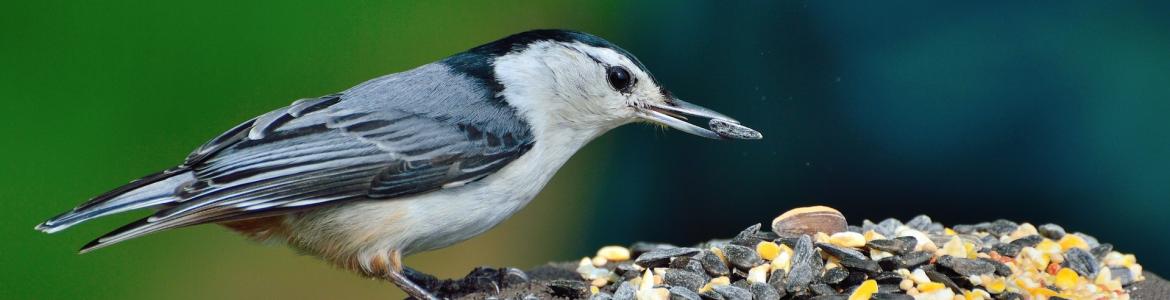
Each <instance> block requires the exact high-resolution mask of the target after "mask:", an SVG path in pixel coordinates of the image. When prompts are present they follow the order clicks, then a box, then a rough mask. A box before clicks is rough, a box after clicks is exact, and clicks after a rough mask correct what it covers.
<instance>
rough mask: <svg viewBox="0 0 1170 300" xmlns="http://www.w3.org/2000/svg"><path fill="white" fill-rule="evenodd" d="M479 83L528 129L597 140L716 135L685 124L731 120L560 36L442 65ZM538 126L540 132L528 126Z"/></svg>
mask: <svg viewBox="0 0 1170 300" xmlns="http://www.w3.org/2000/svg"><path fill="white" fill-rule="evenodd" d="M447 61H448V64H449V65H453V66H456V68H458V69H461V70H462V71H463V72H465V73H468V74H472V75H473V76H477V77H480V76H482V78H485V81H486V82H488V84H489V85H492V86H494V88H495V89H496V90H497V91H496V92H497V94H496V95H497V98H501V99H502V100H504V101H507V102H508V104H510V105H512V106H513V107H516V108H517V109H518V110H520V111H521V113H523V114H525V115H527V116H528V118H529V119H531V120H532V121H533V122H537V123H543V124H548V125H550V126H555V127H558V128H575V129H581V130H582V131H588V132H595V134H600V133H603V132H605V131H606V130H609V129H612V128H614V127H617V126H621V125H623V124H627V123H631V122H636V121H649V122H654V123H658V124H662V125H666V126H669V127H671V128H675V129H678V130H681V131H683V132H687V133H690V134H694V135H698V136H702V137H707V138H713V139H718V138H721V137H720V135H719V134H716V133H715V132H712V131H711V130H708V129H706V128H703V127H700V126H696V125H693V124H691V123H688V117H689V118H698V119H723V120H727V121H730V122H735V121H734V119H732V118H730V117H727V116H724V115H722V114H720V113H718V112H715V111H712V110H710V109H706V108H703V107H701V106H698V105H694V104H691V103H688V102H685V101H682V100H680V99H679V98H677V97H675V96H674V95H673V94H671V93H670V92H669V91H668V90H667V89H666V88H664V87H663V86H662V85H661V84H659V83H658V81H657V80H655V78H654V76H653V75H651V74H650V72H649V71H648V70H647V69H646V67H645V66H644V65H642V63H641V62H639V61H638V59H637V58H636V57H634V55H633V54H630V53H629V52H627V51H625V50H623V49H622V48H620V47H618V46H616V45H613V44H611V43H609V42H608V41H605V40H603V39H601V38H599V37H596V36H593V35H589V34H586V33H581V32H575V31H567V30H534V31H528V32H524V33H519V34H515V35H512V36H509V37H506V38H503V39H500V40H498V41H495V42H491V43H488V44H485V45H482V46H479V47H476V48H473V49H471V50H469V51H468V52H465V53H462V54H459V55H456V56H453V57H451V58H448V59H447ZM533 125H540V124H533Z"/></svg>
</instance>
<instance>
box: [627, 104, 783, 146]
mask: <svg viewBox="0 0 1170 300" xmlns="http://www.w3.org/2000/svg"><path fill="white" fill-rule="evenodd" d="M638 113H639V115H640V116H641V117H642V118H644V119H647V120H650V121H653V122H657V123H661V124H663V125H666V126H670V127H671V128H674V129H678V130H680V131H682V132H686V133H690V134H693V135H697V136H701V137H705V138H709V139H727V138H738V139H759V138H761V137H763V136H762V135H760V133H759V132H756V131H755V130H752V129H751V128H747V127H744V126H742V125H739V121H736V120H735V119H732V118H731V117H728V116H725V115H723V114H721V113H718V112H716V111H713V110H710V109H708V108H706V107H702V106H698V105H695V104H691V103H689V102H686V101H682V100H679V99H677V98H672V99H671V100H670V101H668V102H666V103H665V104H651V105H649V106H648V107H647V109H642V110H639V111H638ZM687 117H698V118H704V119H710V120H711V124H720V126H719V127H720V128H727V126H731V127H736V129H737V130H747V131H750V132H751V133H752V134H749V135H746V136H744V135H727V134H719V133H716V132H715V131H711V130H709V129H707V128H703V127H699V126H696V125H694V124H691V123H688V122H687V120H688V118H687ZM712 127H713V128H714V127H715V126H712Z"/></svg>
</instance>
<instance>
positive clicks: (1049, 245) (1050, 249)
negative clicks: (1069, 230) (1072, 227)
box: [1036, 234, 1071, 254]
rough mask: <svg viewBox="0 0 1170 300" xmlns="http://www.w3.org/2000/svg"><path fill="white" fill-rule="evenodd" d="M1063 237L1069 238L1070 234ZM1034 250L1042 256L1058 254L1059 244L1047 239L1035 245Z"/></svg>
mask: <svg viewBox="0 0 1170 300" xmlns="http://www.w3.org/2000/svg"><path fill="white" fill-rule="evenodd" d="M1065 236H1066V237H1067V236H1071V234H1070V235H1065ZM1036 250H1040V252H1041V253H1044V254H1052V253H1060V244H1057V243H1056V242H1053V241H1052V240H1049V239H1044V240H1043V241H1040V243H1039V244H1036Z"/></svg>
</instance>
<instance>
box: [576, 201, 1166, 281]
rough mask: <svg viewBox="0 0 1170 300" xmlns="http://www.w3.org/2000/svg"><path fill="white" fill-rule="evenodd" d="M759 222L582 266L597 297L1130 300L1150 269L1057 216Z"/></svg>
mask: <svg viewBox="0 0 1170 300" xmlns="http://www.w3.org/2000/svg"><path fill="white" fill-rule="evenodd" d="M829 210H831V211H832V212H834V213H836V211H835V210H832V209H829ZM836 214H837V215H839V213H836ZM785 215H789V214H787V213H786V214H785ZM781 218H785V217H784V216H782V217H781ZM781 218H777V221H776V222H774V225H776V224H780V223H784V222H781V220H780V219H781ZM840 218H841V220H843V219H844V217H843V216H842V217H840ZM799 221H800V222H796V223H807V222H808V220H799ZM814 223H816V222H814ZM760 228H761V226H760V225H759V224H756V225H753V226H751V227H748V228H747V229H745V230H743V231H742V232H740V233H739V234H738V235H737V236H735V237H734V238H732V239H730V240H713V241H710V242H707V243H703V244H700V245H697V246H695V247H676V246H672V245H666V244H646V243H639V244H635V245H632V246H631V247H628V248H627V247H620V246H607V247H603V248H601V249H600V250H598V252H597V255H596V256H594V257H586V258H583V259H581V261H580V262H579V263H578V265H577V268H576V271H577V273H578V274H579V275H580V276H581V278H582V279H584V280H586V281H588V282H589V285H590V287H589V293H588V294H589V296H588V297H589V298H591V299H639V300H642V299H693V300H698V299H749V300H750V299H761V300H762V299H849V300H854V299H919V300H922V299H943V300H952V299H1129V297H1130V294H1129V292H1128V290H1127V289H1126V288H1127V287H1129V286H1131V285H1132V284H1134V283H1135V282H1138V281H1141V280H1143V279H1144V276H1143V272H1142V267H1141V265H1139V264H1137V261H1136V259H1135V257H1134V256H1133V255H1131V254H1122V253H1120V252H1117V251H1114V250H1113V246H1112V245H1110V244H1106V243H1100V242H1098V241H1097V239H1095V238H1093V237H1092V236H1089V235H1086V234H1083V233H1066V232H1065V230H1064V229H1063V228H1061V227H1060V226H1058V225H1055V224H1045V225H1041V226H1039V227H1036V226H1034V225H1032V224H1028V223H1023V224H1019V223H1015V222H1011V221H1007V220H998V221H995V222H988V223H980V224H974V225H955V226H952V227H949V228H948V227H945V226H943V225H942V224H940V223H936V222H933V221H932V220H931V219H930V217H928V216H924V215H923V216H918V217H915V218H913V219H911V220H910V221H908V222H905V223H903V222H901V221H899V220H896V219H886V220H884V221H881V222H880V223H874V222H871V221H869V220H865V221H864V222H862V225H861V226H848V227H847V228H843V230H840V231H839V232H833V233H830V232H825V231H817V232H815V233H813V232H811V231H810V232H808V233H811V234H795V235H794V234H787V235H783V236H782V235H779V234H776V233H774V232H790V231H788V230H784V229H783V228H780V229H775V226H774V230H773V231H761V230H760ZM829 231H834V230H829ZM631 258H633V259H632V260H631Z"/></svg>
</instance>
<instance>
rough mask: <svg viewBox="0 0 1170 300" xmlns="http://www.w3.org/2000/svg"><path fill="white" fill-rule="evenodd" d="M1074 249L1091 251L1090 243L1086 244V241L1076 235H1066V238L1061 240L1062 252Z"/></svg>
mask: <svg viewBox="0 0 1170 300" xmlns="http://www.w3.org/2000/svg"><path fill="white" fill-rule="evenodd" d="M1072 248H1081V249H1084V250H1089V243H1087V242H1085V239H1083V238H1081V237H1080V236H1078V235H1075V234H1066V235H1064V237H1062V238H1060V249H1061V250H1064V251H1068V249H1072Z"/></svg>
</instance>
